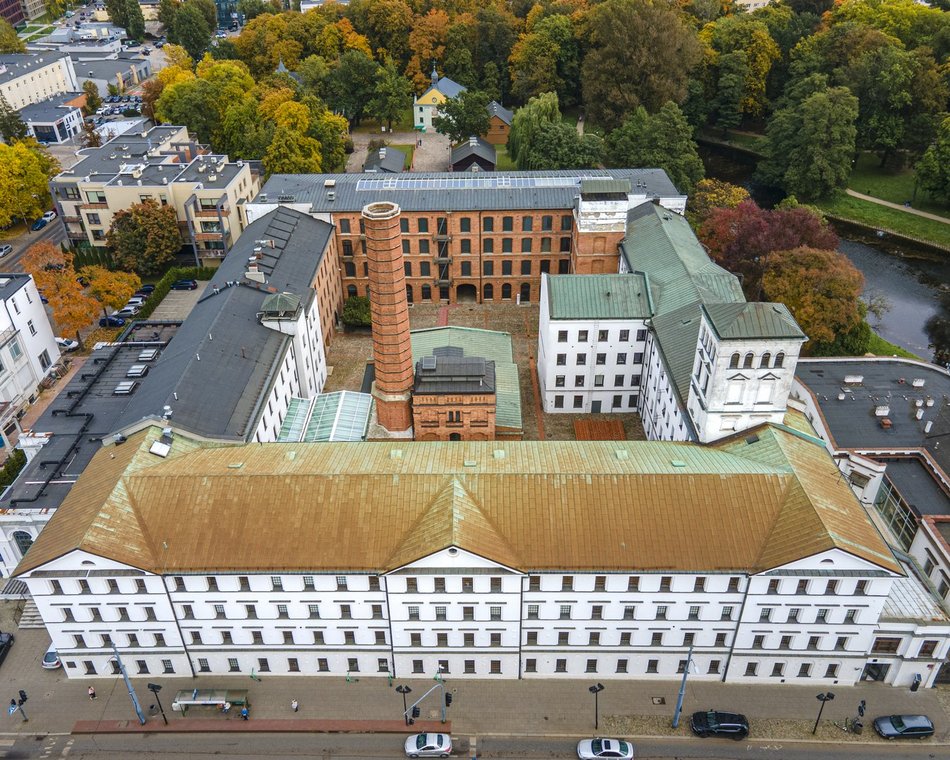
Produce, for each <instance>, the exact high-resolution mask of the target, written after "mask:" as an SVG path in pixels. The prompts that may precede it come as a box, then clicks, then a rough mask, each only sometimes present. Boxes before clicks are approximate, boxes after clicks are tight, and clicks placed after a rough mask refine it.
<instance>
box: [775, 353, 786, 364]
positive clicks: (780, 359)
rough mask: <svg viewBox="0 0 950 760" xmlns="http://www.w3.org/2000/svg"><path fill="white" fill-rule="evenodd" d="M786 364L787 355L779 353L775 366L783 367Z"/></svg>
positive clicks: (776, 356)
mask: <svg viewBox="0 0 950 760" xmlns="http://www.w3.org/2000/svg"><path fill="white" fill-rule="evenodd" d="M784 364H785V354H784V353H782V352H781V351H779V352H778V353H777V354H775V366H776V367H781V366H783V365H784Z"/></svg>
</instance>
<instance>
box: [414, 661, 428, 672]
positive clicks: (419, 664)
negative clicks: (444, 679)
mask: <svg viewBox="0 0 950 760" xmlns="http://www.w3.org/2000/svg"><path fill="white" fill-rule="evenodd" d="M412 672H413V673H425V669H424V668H423V667H422V660H413V661H412Z"/></svg>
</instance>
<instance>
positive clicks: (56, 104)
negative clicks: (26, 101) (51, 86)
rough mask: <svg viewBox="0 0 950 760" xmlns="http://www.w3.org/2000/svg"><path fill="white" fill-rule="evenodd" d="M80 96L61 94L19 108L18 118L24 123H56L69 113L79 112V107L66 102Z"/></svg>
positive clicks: (75, 93) (76, 94)
mask: <svg viewBox="0 0 950 760" xmlns="http://www.w3.org/2000/svg"><path fill="white" fill-rule="evenodd" d="M81 95H82V93H81V92H63V93H60V94H59V95H54V96H53V97H51V98H48V99H46V100H43V101H40V102H39V103H33V104H32V105H28V106H25V107H24V108H21V109H20V111H19V113H20V118H21V119H22V120H23V121H25V122H26V121H34V122H40V123H43V124H46V123H53V122H57V121H59V120H60V119H62V118H64V117H65V116H67V115H68V114H69V112H70V111H78V110H79V106H71V105H67V104H66V101H67V100H73V99H75V98H78V97H79V96H81Z"/></svg>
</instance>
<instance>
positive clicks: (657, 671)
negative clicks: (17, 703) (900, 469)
mask: <svg viewBox="0 0 950 760" xmlns="http://www.w3.org/2000/svg"><path fill="white" fill-rule="evenodd" d="M89 472H90V473H94V475H84V476H83V477H82V478H80V481H79V483H77V485H76V486H75V487H74V488H73V490H72V491H71V492H70V494H69V496H68V497H67V499H66V501H65V502H64V504H63V509H62V510H59V511H58V512H57V514H55V515H54V516H53V518H52V520H51V521H50V525H49V526H48V528H47V529H46V530H44V531H43V533H42V534H41V535H40V536H39V538H38V539H37V540H36V543H35V544H34V546H33V548H32V549H31V551H30V552H29V554H28V555H27V556H26V557H25V559H24V560H23V562H22V563H21V564H20V566H19V568H18V569H17V575H18V577H19V578H21V579H22V580H24V581H25V582H26V584H27V586H28V587H29V590H30V593H31V594H32V596H33V598H34V600H35V601H36V603H37V606H38V608H39V610H40V613H41V615H42V617H43V620H44V622H45V623H46V626H47V629H48V631H49V633H50V636H51V638H52V640H53V644H54V645H55V646H56V649H57V651H58V652H59V653H60V656H61V657H62V659H63V660H64V663H65V666H66V667H65V672H66V674H67V675H68V676H69V677H72V678H77V677H83V676H102V675H108V674H115V672H116V671H115V665H114V663H113V661H112V649H111V648H112V646H113V645H115V646H117V647H118V648H119V649H120V651H121V652H122V654H123V658H124V660H125V662H126V664H127V665H128V666H129V668H130V670H131V672H132V673H133V674H138V675H151V674H163V675H166V676H190V675H193V674H196V673H212V674H227V673H245V674H249V673H251V672H252V671H254V672H257V673H275V674H280V675H296V674H300V675H311V676H313V675H327V676H333V677H341V676H343V675H344V674H360V675H362V676H372V675H379V676H383V677H385V676H388V675H393V676H397V677H404V676H407V675H409V674H418V675H422V674H425V675H434V674H435V673H437V672H442V673H443V674H446V675H448V676H450V677H453V678H465V677H471V678H499V679H516V678H584V677H593V676H601V677H607V676H610V677H616V678H624V677H630V678H637V679H643V678H657V679H670V678H675V677H676V675H677V673H682V672H683V669H684V668H685V667H686V660H687V657H688V656H689V655H688V653H689V652H690V650H691V651H692V657H693V661H694V663H695V665H696V670H695V671H694V672H695V676H694V677H695V678H699V679H704V680H722V681H726V682H743V681H745V682H757V683H759V682H774V683H783V682H784V683H798V684H816V685H822V686H824V685H832V684H845V685H850V684H854V683H855V682H856V681H857V680H858V679H859V678H861V677H862V676H863V675H864V674H865V673H866V672H867V671H868V668H869V667H870V666H876V665H878V664H879V660H880V656H881V650H882V649H889V648H890V647H891V643H889V642H888V641H885V640H882V639H885V638H886V639H891V638H893V637H894V636H893V635H892V632H891V629H890V628H888V627H887V626H889V625H891V623H890V621H891V620H892V619H894V617H893V616H894V615H895V614H901V615H903V616H904V621H905V622H906V620H907V619H909V618H911V617H913V615H912V614H911V612H912V610H913V608H914V604H913V600H911V601H908V600H907V597H906V594H907V592H908V590H913V589H916V591H915V592H914V593H915V598H916V597H919V596H920V594H921V593H922V589H920V588H919V583H917V582H916V580H915V578H914V577H913V576H909V575H905V574H904V572H905V571H904V568H903V567H902V565H901V564H900V563H899V562H898V560H897V559H896V558H895V557H894V556H893V554H892V553H891V551H890V549H889V548H888V547H887V545H886V544H885V543H884V541H883V540H882V538H881V536H880V534H879V533H878V532H877V530H876V529H875V528H874V526H873V524H872V523H871V522H870V520H869V519H868V517H867V515H866V514H865V512H864V510H863V509H862V507H861V505H860V504H859V503H858V501H857V500H856V499H855V498H854V495H853V493H851V491H850V489H849V488H848V486H847V484H846V483H845V482H844V481H842V480H841V479H840V478H838V477H836V470H835V465H834V463H833V462H832V460H831V458H830V457H829V455H828V453H827V452H826V451H825V449H824V447H823V446H822V445H821V443H820V442H818V441H816V440H814V439H812V438H810V437H808V436H805V435H802V434H800V433H798V432H796V431H794V430H791V429H789V428H785V427H783V426H774V425H763V426H760V427H758V428H756V429H755V431H754V435H740V436H734V437H732V438H730V439H727V440H724V441H721V442H719V443H717V444H715V445H713V446H700V445H693V444H677V443H670V442H615V441H612V442H584V443H577V442H545V443H522V442H498V441H492V442H484V443H478V442H467V443H461V444H460V443H455V444H450V443H419V442H415V443H413V442H409V441H394V442H390V443H356V444H348V443H337V444H303V443H292V444H263V445H252V446H245V445H239V446H234V445H224V446H222V445H220V444H211V443H208V442H202V441H201V440H199V439H196V438H194V437H190V436H188V435H186V434H184V433H182V432H180V431H177V430H175V429H174V419H173V420H172V421H171V422H169V423H167V426H166V428H165V429H164V430H163V429H161V428H158V427H150V428H146V429H143V430H140V431H139V432H137V433H134V434H131V435H130V436H129V437H128V439H127V440H124V441H123V442H121V443H120V444H118V445H115V444H109V445H107V446H105V448H104V449H103V450H102V451H101V452H99V453H98V454H97V455H96V457H95V459H94V460H93V462H92V465H91V467H90V470H89ZM696 493H702V498H701V499H697V498H696ZM578 505H583V507H579V506H578ZM331 506H332V508H330V507H331ZM324 507H326V508H324ZM290 515H292V516H293V518H292V519H290V518H289V516H290ZM106 524H108V526H109V530H103V529H101V528H100V527H99V526H102V525H106ZM672 525H675V526H676V530H671V526H672ZM222 526H227V529H226V530H222ZM209 535H213V536H215V540H214V541H211V542H209V541H208V540H207V536H209ZM606 536H610V537H611V539H605V537H606ZM907 584H910V585H907ZM923 593H925V592H923ZM889 615H890V617H889ZM882 620H883V623H882ZM948 622H950V621H948V620H947V618H946V616H942V617H941V616H938V617H935V618H931V619H926V620H923V619H918V620H917V621H916V623H915V626H914V629H913V631H906V630H905V631H902V632H901V633H900V634H899V638H901V640H902V641H901V646H900V648H899V650H898V651H897V652H896V653H894V654H888V655H887V657H888V658H890V660H891V661H892V662H893V664H894V665H895V667H891V668H889V669H888V670H887V673H886V677H885V679H884V680H886V681H887V682H889V683H893V684H895V685H906V684H907V683H909V682H910V680H911V679H912V677H913V674H914V673H917V672H922V673H924V674H925V675H926V676H927V678H931V677H932V671H931V670H928V669H927V666H928V665H932V664H935V663H939V662H940V661H941V659H942V658H943V657H944V656H945V655H946V653H947V650H948V647H950V625H948ZM882 626H884V628H883V629H882ZM882 630H885V631H886V632H887V636H886V637H885V636H883V635H882V633H881V631H882ZM928 674H929V675H928ZM924 685H925V686H926V685H929V682H927V680H926V679H925V684H924Z"/></svg>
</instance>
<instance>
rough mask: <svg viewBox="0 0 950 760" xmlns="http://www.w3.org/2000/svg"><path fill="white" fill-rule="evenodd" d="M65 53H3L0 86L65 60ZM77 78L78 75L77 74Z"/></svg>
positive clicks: (0, 58)
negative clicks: (62, 59) (54, 62)
mask: <svg viewBox="0 0 950 760" xmlns="http://www.w3.org/2000/svg"><path fill="white" fill-rule="evenodd" d="M65 57H66V54H65V53H60V52H55V51H50V52H45V51H44V52H42V53H4V54H2V55H0V84H3V83H5V82H10V81H12V80H14V79H17V78H18V77H22V76H23V75H24V74H29V73H30V72H31V71H36V70H37V69H40V68H42V67H43V66H49V65H50V64H51V63H52V62H53V61H58V60H60V59H61V58H65ZM77 76H78V74H77Z"/></svg>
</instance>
